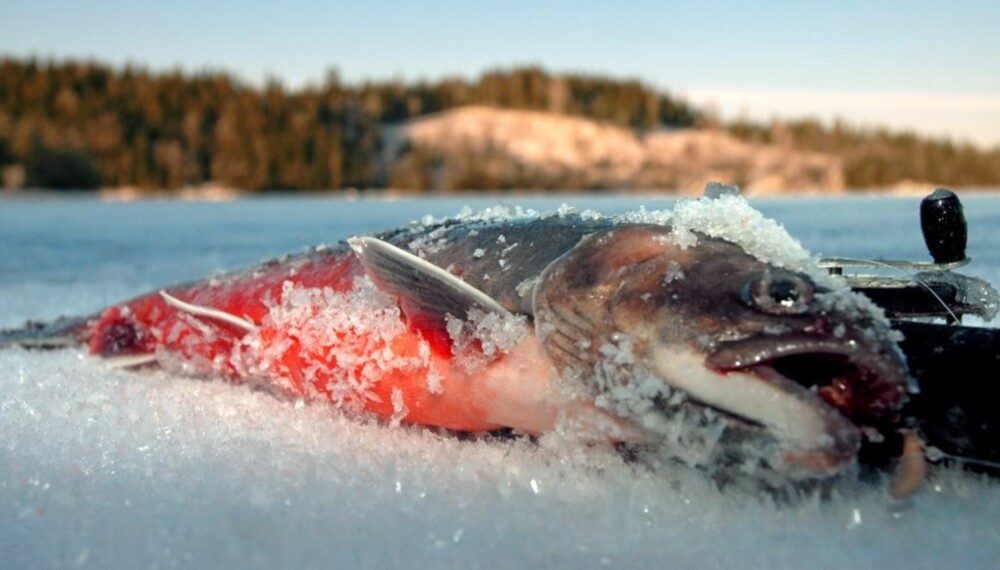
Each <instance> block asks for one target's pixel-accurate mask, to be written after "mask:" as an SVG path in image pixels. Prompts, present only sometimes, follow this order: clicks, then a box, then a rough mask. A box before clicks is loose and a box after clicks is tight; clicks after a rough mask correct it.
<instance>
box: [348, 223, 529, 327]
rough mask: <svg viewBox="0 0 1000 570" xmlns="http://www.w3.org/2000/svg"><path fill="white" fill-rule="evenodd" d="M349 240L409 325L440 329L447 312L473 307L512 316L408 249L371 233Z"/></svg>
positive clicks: (460, 315) (462, 311) (461, 315)
mask: <svg viewBox="0 0 1000 570" xmlns="http://www.w3.org/2000/svg"><path fill="white" fill-rule="evenodd" d="M348 243H350V245H351V248H352V249H353V250H354V253H356V254H357V256H358V259H360V260H361V264H362V265H363V266H364V268H365V271H366V272H367V273H368V276H369V277H371V279H372V281H374V282H375V284H376V285H377V286H378V287H379V288H380V289H382V290H383V291H385V292H387V293H390V294H392V295H395V296H396V297H398V298H399V304H400V308H401V309H402V311H403V313H404V314H405V315H406V319H407V321H408V323H409V324H410V326H412V327H415V328H418V329H428V328H430V329H435V330H442V331H443V330H446V327H447V317H446V316H447V315H451V316H452V317H457V318H460V319H466V318H468V314H469V310H470V309H473V308H478V309H481V310H483V311H485V312H487V313H491V312H492V313H497V314H498V315H500V316H502V317H507V316H511V312H510V311H509V310H507V308H506V307H504V306H503V305H501V304H500V303H499V302H497V300H496V299H494V298H492V297H490V296H489V295H487V294H486V293H483V292H482V291H480V290H479V289H477V288H475V287H473V286H472V285H469V284H468V283H466V282H465V281H462V280H461V279H459V278H458V277H456V276H454V275H452V274H451V273H448V272H447V271H445V270H444V269H441V268H440V267H438V266H436V265H434V264H433V263H430V262H428V261H426V260H423V259H420V258H419V257H417V256H416V255H413V254H412V253H410V252H408V251H404V250H402V249H400V248H398V247H396V246H394V245H392V244H390V243H387V242H384V241H382V240H380V239H378V238H374V237H370V236H365V237H356V238H351V239H350V240H348Z"/></svg>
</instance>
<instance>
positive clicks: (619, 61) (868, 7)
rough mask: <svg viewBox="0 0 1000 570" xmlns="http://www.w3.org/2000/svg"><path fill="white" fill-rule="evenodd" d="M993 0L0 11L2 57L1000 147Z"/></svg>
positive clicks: (66, 0) (40, 7) (189, 5)
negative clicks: (621, 109) (681, 113)
mask: <svg viewBox="0 0 1000 570" xmlns="http://www.w3.org/2000/svg"><path fill="white" fill-rule="evenodd" d="M998 26H1000V2H988V1H973V0H956V1H953V2H949V3H947V4H945V3H941V2H928V1H923V0H914V1H909V2H903V1H896V0H887V1H882V2H859V1H855V0H843V1H839V2H813V1H808V0H800V1H798V2H792V1H788V2H779V1H761V2H751V1H745V2H714V3H708V2H668V1H663V0H661V1H645V0H643V1H638V2H629V3H626V2H610V1H609V2H603V1H591V2H582V1H571V0H549V1H547V2H542V1H539V0H534V1H531V2H528V1H521V0H510V1H506V2H492V1H487V0H483V1H466V2H459V1H455V0H447V1H439V2H433V1H429V0H428V1H424V2H387V1H383V0H367V1H363V2H338V1H326V2H323V1H319V0H309V1H300V2H295V1H286V2H281V3H278V2H264V1H257V0H247V1H243V2H235V1H215V2H204V1H197V2H196V1H194V0H175V1H170V2H156V3H154V2H148V3H140V2H133V3H126V2H121V1H117V2H116V1H110V0H88V1H86V2H80V1H78V0H76V1H70V0H30V1H26V0H3V2H0V56H15V57H27V56H39V57H54V58H59V59H64V58H76V59H96V60H99V61H102V62H106V63H111V64H115V65H124V64H125V63H132V64H137V65H142V66H145V67H148V68H150V69H154V70H159V69H164V70H165V69H171V68H177V67H179V68H181V69H183V70H186V71H200V70H206V69H211V70H222V71H227V72H230V73H233V74H235V75H237V76H239V77H241V78H242V79H244V80H247V81H251V82H263V81H264V80H265V79H266V78H277V79H279V80H281V81H282V82H283V83H284V84H285V85H286V86H288V87H293V88H294V87H301V86H303V85H306V84H309V83H319V82H322V80H323V78H324V77H325V76H326V75H327V72H328V71H329V70H331V69H336V70H337V72H338V73H339V75H340V77H341V78H342V79H343V80H345V81H358V80H362V79H387V78H403V79H411V80H412V79H437V78H441V77H444V76H454V75H461V76H465V77H475V76H476V75H478V74H479V73H481V72H482V71H484V70H487V69H490V68H495V67H511V66H515V65H524V64H537V65H541V66H543V67H544V68H546V69H548V70H550V71H554V72H560V71H573V72H591V73H599V74H606V75H611V76H615V77H620V78H637V79H640V80H642V81H644V82H646V83H648V84H650V85H653V86H655V87H657V88H659V89H662V90H665V91H668V92H671V93H673V94H677V95H682V96H684V97H686V98H688V99H689V100H690V101H691V102H693V103H696V104H702V105H711V106H712V108H714V109H715V110H717V111H718V112H719V113H720V114H721V115H723V116H724V117H736V116H741V115H742V116H747V117H750V118H756V119H767V118H769V117H771V116H779V117H785V118H797V117H803V116H812V117H817V118H820V119H824V120H832V119H833V118H834V117H840V118H843V119H845V120H847V121H849V122H852V123H855V124H863V125H871V126H874V125H885V126H889V127H894V128H898V129H914V130H918V131H919V132H923V133H927V134H935V135H945V136H951V137H954V138H957V139H962V140H971V141H974V142H977V143H980V144H984V145H990V146H993V145H1000V57H998V54H1000V34H997V33H996V32H995V30H996V29H997V27H998Z"/></svg>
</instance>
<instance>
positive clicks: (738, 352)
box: [705, 334, 909, 431]
mask: <svg viewBox="0 0 1000 570" xmlns="http://www.w3.org/2000/svg"><path fill="white" fill-rule="evenodd" d="M705 362H706V365H708V366H709V367H711V368H713V369H715V370H717V371H719V372H724V373H726V372H734V371H742V372H751V373H754V374H756V375H757V376H759V377H761V378H762V379H765V380H771V381H773V380H775V379H779V378H780V379H783V380H785V381H790V382H791V383H794V384H795V385H798V386H800V387H802V388H804V389H806V390H809V391H810V392H813V393H815V394H816V395H818V397H819V399H820V400H821V401H822V402H823V403H825V404H826V405H828V406H830V407H832V408H833V409H835V410H837V411H838V412H839V413H840V414H842V415H843V416H844V417H846V418H847V419H848V420H850V421H851V423H852V424H854V425H856V426H858V427H863V428H864V427H870V428H874V429H875V430H876V431H878V430H879V429H880V428H881V427H882V426H884V425H885V424H886V423H887V422H891V421H892V420H894V417H893V416H894V414H895V412H896V411H898V410H899V408H900V406H901V405H902V404H903V400H904V398H905V395H906V387H907V386H908V382H909V378H908V376H907V373H906V366H905V364H904V362H903V361H902V358H901V357H900V356H899V355H898V354H897V353H895V352H891V351H888V350H879V349H875V348H872V347H871V345H870V342H868V343H866V342H864V341H863V340H859V339H857V338H853V337H844V338H835V339H831V338H817V337H815V336H810V335H805V334H799V335H783V336H777V335H760V336H755V337H751V338H748V339H744V340H738V341H729V342H724V343H721V344H720V345H719V348H718V349H717V350H716V351H715V352H713V353H712V354H711V355H709V356H708V358H706V360H705ZM868 431H871V430H868Z"/></svg>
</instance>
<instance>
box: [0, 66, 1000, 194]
mask: <svg viewBox="0 0 1000 570" xmlns="http://www.w3.org/2000/svg"><path fill="white" fill-rule="evenodd" d="M472 104H477V105H488V106H495V107H500V108H509V109H530V110H543V111H552V112H558V113H566V114H571V115H578V116H582V117H587V118H590V119H594V120H598V121H603V122H608V123H612V124H615V125H620V126H623V127H628V128H631V129H635V130H636V131H638V132H645V131H649V130H654V129H661V128H665V127H670V128H697V127H715V128H724V129H727V130H729V131H730V132H731V133H732V134H734V135H736V136H737V137H739V138H741V139H743V140H747V141H758V142H763V143H770V144H781V145H786V146H788V147H790V148H795V149H803V150H817V151H823V152H828V153H831V154H834V155H837V156H840V157H842V158H843V161H844V171H845V172H844V174H845V182H846V185H847V186H848V187H852V188H874V187H883V186H888V185H892V184H895V183H898V182H900V181H904V180H914V181H929V182H934V183H938V184H945V185H951V186H994V187H995V186H1000V149H992V150H987V149H980V148H978V147H975V146H972V145H968V144H957V143H953V142H951V141H946V140H934V139H930V138H925V137H920V136H916V135H914V134H910V133H892V132H888V131H882V130H866V129H857V128H852V127H850V126H847V125H842V124H839V123H838V124H835V125H833V126H832V127H827V126H824V125H822V124H820V123H818V122H815V121H798V122H773V123H770V124H759V123H752V122H747V121H741V122H736V123H732V124H722V123H720V122H719V120H718V119H717V118H715V117H713V116H711V115H710V114H708V113H705V112H703V111H701V110H699V109H697V108H694V107H693V106H691V105H689V104H688V103H686V102H685V101H683V100H681V99H679V98H676V97H673V96H671V95H669V94H667V93H662V92H658V91H657V90H655V89H653V88H651V87H649V86H647V85H645V84H643V83H642V82H641V81H638V80H617V79H614V78H611V77H604V76H594V75H580V74H550V73H548V72H546V71H545V70H543V69H540V68H537V67H522V68H514V69H497V70H492V71H488V72H485V73H483V74H482V75H480V76H479V77H478V78H476V79H463V78H452V79H443V80H438V81H415V82H405V81H402V80H395V81H370V82H364V83H360V84H356V85H350V84H345V83H344V82H342V81H341V80H340V79H339V77H338V75H337V74H336V72H333V71H331V72H329V73H328V74H327V76H326V79H325V80H324V81H323V82H322V84H321V85H316V86H310V87H306V88H302V89H297V90H292V89H288V88H285V87H284V86H283V85H282V84H281V83H280V82H278V81H270V82H268V83H267V84H266V85H263V86H253V85H250V84H248V83H246V82H243V81H240V80H239V79H237V78H234V77H232V76H231V75H228V74H225V73H221V72H205V73H197V74H184V73H181V72H179V71H174V72H166V73H164V72H150V71H148V70H146V69H143V68H137V67H125V68H113V67H111V66H107V65H103V64H100V63H94V62H82V61H47V60H37V59H27V60H17V59H10V58H6V59H0V173H2V174H3V175H4V176H3V179H2V180H0V185H3V186H6V187H9V188H10V187H39V188H55V189H87V188H97V187H137V188H146V189H177V188H181V187H185V186H197V185H200V184H205V183H215V184H221V185H225V186H229V187H234V188H239V189H243V190H247V191H265V190H319V189H338V188H350V187H353V188H361V189H367V188H381V187H386V186H387V185H388V184H389V180H388V178H387V175H386V173H385V172H384V170H385V169H384V168H382V166H381V165H380V164H379V159H380V145H381V140H380V139H381V135H380V133H381V132H382V129H384V128H385V127H386V126H388V125H393V124H398V123H400V122H403V121H406V120H409V119H413V118H416V117H421V116H424V115H428V114H431V113H436V112H440V111H445V110H449V109H453V108H456V107H461V106H465V105H472ZM489 184H490V181H489V180H488V179H487V180H482V181H481V182H480V185H482V186H483V187H484V188H488V187H489ZM525 186H526V187H530V186H531V181H530V180H526V181H525Z"/></svg>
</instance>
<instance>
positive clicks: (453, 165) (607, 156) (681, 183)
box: [382, 106, 844, 193]
mask: <svg viewBox="0 0 1000 570" xmlns="http://www.w3.org/2000/svg"><path fill="white" fill-rule="evenodd" d="M382 163H383V167H384V168H385V169H386V170H387V174H388V182H389V185H390V186H391V187H393V188H405V189H412V190H437V191H454V190H458V189H462V188H500V189H504V188H511V189H516V188H550V189H586V188H594V189H598V188H637V189H638V188H641V189H670V190H678V191H681V192H697V191H700V190H701V189H703V188H704V186H705V184H706V183H707V182H710V181H724V182H728V183H734V184H739V185H740V186H741V187H743V188H745V189H746V190H747V191H749V192H756V193H761V192H781V191H786V190H795V191H820V190H827V191H838V190H842V189H843V187H844V183H843V166H842V164H841V161H840V160H839V159H838V158H836V157H834V156H831V155H828V154H823V153H817V152H802V151H797V150H793V149H789V148H784V147H780V146H778V145H771V144H761V143H748V142H743V141H740V140H739V139H737V138H736V137H734V136H733V135H731V134H729V133H727V132H725V131H722V130H719V129H673V130H661V131H653V132H649V133H645V134H642V133H640V132H637V131H635V130H633V129H627V128H624V127H620V126H617V125H612V124H608V123H602V122H598V121H593V120H590V119H585V118H582V117H573V116H568V115H563V114H557V113H546V112H539V111H519V110H504V109H496V108H491V107H483V106H469V107H462V108H459V109H454V110H451V111H446V112H443V113H439V114H435V115H432V116H428V117H424V118H420V119H416V120H413V121H409V122H406V123H404V124H402V125H397V126H394V127H391V128H387V129H386V130H385V131H384V136H383V154H382Z"/></svg>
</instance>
